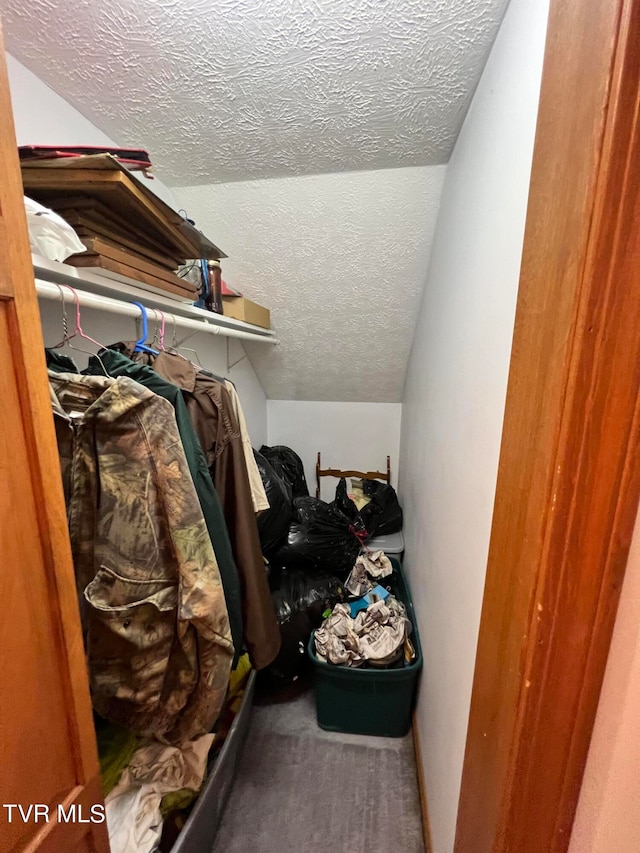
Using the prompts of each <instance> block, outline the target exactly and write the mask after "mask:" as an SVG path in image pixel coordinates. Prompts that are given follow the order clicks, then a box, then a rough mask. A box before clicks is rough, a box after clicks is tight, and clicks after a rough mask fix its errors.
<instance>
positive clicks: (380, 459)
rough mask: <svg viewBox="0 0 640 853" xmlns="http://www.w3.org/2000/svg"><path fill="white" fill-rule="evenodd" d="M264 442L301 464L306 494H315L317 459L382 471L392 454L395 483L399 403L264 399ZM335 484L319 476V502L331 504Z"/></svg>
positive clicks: (333, 464) (325, 465)
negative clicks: (277, 446) (287, 451)
mask: <svg viewBox="0 0 640 853" xmlns="http://www.w3.org/2000/svg"><path fill="white" fill-rule="evenodd" d="M267 412H268V435H269V441H268V444H286V445H287V446H288V447H291V448H292V449H293V450H295V451H296V453H297V454H298V455H299V456H300V458H301V459H302V461H303V463H304V470H305V475H306V478H307V484H308V486H309V492H310V493H311V494H312V495H315V484H316V459H317V456H318V451H320V452H321V453H322V467H323V468H342V469H345V468H355V469H356V470H359V471H385V470H386V467H387V456H391V483H392V485H393V486H396V484H397V478H398V451H399V446H400V419H401V412H402V405H401V404H400V403H341V402H339V403H325V402H304V401H300V400H269V401H268V403H267ZM337 484H338V481H337V480H335V479H334V478H332V477H323V478H322V481H321V485H322V494H321V497H322V499H323V500H327V501H330V500H333V498H334V496H335V489H336V486H337Z"/></svg>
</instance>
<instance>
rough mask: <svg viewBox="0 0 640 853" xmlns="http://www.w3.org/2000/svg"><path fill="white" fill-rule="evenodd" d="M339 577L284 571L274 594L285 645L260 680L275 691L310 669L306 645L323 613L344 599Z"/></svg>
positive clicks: (283, 644) (318, 625) (262, 672)
mask: <svg viewBox="0 0 640 853" xmlns="http://www.w3.org/2000/svg"><path fill="white" fill-rule="evenodd" d="M344 595H345V593H344V589H343V586H342V584H341V583H340V581H339V580H338V578H335V577H328V576H326V575H315V576H314V575H309V574H308V573H306V572H298V571H291V572H284V573H283V575H282V578H281V583H280V588H279V589H278V590H276V591H275V592H273V593H272V596H273V602H274V604H275V607H276V611H277V614H278V622H279V623H280V634H281V637H282V645H281V647H280V651H279V653H278V656H277V658H276V659H275V660H274V662H273V663H272V664H270V666H268V667H267V668H266V669H264V670H262V671H261V672H260V676H261V681H262V683H263V684H265V683H266V684H267V685H269V686H270V687H272V688H277V687H280V686H284V685H286V684H289V683H291V682H293V681H296V680H297V679H298V678H300V677H301V676H303V675H304V674H305V673H306V672H308V671H309V670H310V668H311V661H310V660H309V656H308V655H307V643H308V642H309V637H310V636H311V632H312V631H314V630H315V629H316V628H319V627H320V625H321V624H322V614H323V613H324V612H325V610H327V609H328V608H332V607H333V606H334V605H335V604H336V603H337V602H338V601H342V599H343V598H344Z"/></svg>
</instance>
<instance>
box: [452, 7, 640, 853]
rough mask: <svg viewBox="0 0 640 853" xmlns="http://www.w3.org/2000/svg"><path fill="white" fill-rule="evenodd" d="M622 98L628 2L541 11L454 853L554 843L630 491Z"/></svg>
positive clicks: (561, 830) (635, 214) (623, 553)
mask: <svg viewBox="0 0 640 853" xmlns="http://www.w3.org/2000/svg"><path fill="white" fill-rule="evenodd" d="M639 94H640V0H607V2H602V0H552V2H551V9H550V17H549V29H548V35H547V47H546V52H545V61H544V68H543V75H542V88H541V98H540V108H539V114H538V126H537V132H536V140H535V147H534V157H533V168H532V176H531V187H530V197H529V206H528V212H527V222H526V230H525V241H524V250H523V259H522V268H521V276H520V289H519V294H518V305H517V311H516V324H515V330H514V341H513V351H512V357H511V367H510V374H509V385H508V392H507V403H506V409H505V422H504V430H503V437H502V446H501V452H500V465H499V473H498V483H497V491H496V500H495V507H494V517H493V525H492V532H491V543H490V549H489V558H488V567H487V579H486V586H485V593H484V601H483V609H482V618H481V625H480V635H479V642H478V651H477V658H476V669H475V676H474V684H473V694H472V701H471V711H470V718H469V729H468V734H467V745H466V753H465V760H464V770H463V776H462V787H461V794H460V804H459V811H458V822H457V833H456V844H455V850H456V851H457V853H507V851H508V853H516V851H518V853H529V851H530V853H540V851H554V853H555V851H564V850H566V849H567V847H568V845H569V839H570V834H571V828H572V825H573V819H574V815H575V809H576V806H577V802H578V797H579V793H580V787H581V782H582V776H583V773H584V766H585V763H586V758H587V753H588V749H589V743H590V740H591V733H592V730H593V724H594V719H595V714H596V710H597V705H598V699H599V694H600V688H601V685H602V680H603V676H604V671H605V666H606V661H607V654H608V650H609V644H610V640H611V634H612V631H613V626H614V622H615V616H616V610H617V605H618V599H619V594H620V588H621V585H622V580H623V576H624V571H625V567H626V561H627V554H628V549H629V544H630V541H631V537H632V533H633V526H634V520H635V516H636V510H637V506H638V498H639V496H640V477H639V467H638V462H637V457H638V453H637V451H638V446H639V435H640V410H639V406H638V391H639V388H640V290H639V288H638V286H637V285H638V280H639V277H640V272H639V271H640V125H639V121H638V105H639ZM634 285H635V288H634Z"/></svg>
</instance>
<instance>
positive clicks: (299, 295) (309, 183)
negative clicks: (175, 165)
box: [176, 166, 446, 434]
mask: <svg viewBox="0 0 640 853" xmlns="http://www.w3.org/2000/svg"><path fill="white" fill-rule="evenodd" d="M445 171H446V167H445V166H423V167H414V168H406V169H385V170H379V171H375V172H349V173H347V174H333V175H313V176H307V177H300V178H284V179H280V180H268V181H247V182H244V183H229V184H217V185H215V186H208V187H203V186H195V187H182V188H180V189H179V190H176V194H177V197H178V201H179V202H180V203H181V204H182V205H183V206H184V207H185V208H186V209H187V210H188V211H189V214H190V215H192V216H193V217H194V218H195V219H196V221H197V222H198V224H199V226H200V227H201V228H203V229H204V230H205V231H207V232H210V233H211V234H215V236H216V239H217V240H219V241H220V243H221V245H223V246H224V247H225V249H226V250H227V251H228V252H229V255H230V257H229V258H228V259H225V260H224V261H223V264H222V274H223V277H224V279H225V280H226V281H227V282H228V283H229V284H231V285H233V286H234V287H237V288H239V289H240V290H242V291H243V292H244V293H245V294H246V295H247V296H250V297H252V298H253V299H255V300H256V301H257V302H260V303H262V304H264V305H267V306H269V307H270V308H271V320H272V325H273V328H274V329H275V331H276V333H277V335H278V338H279V339H280V341H281V344H280V346H277V347H273V346H267V345H264V344H250V345H249V344H247V345H246V349H247V351H248V354H249V357H250V359H251V363H252V364H253V367H254V370H255V371H256V373H257V375H258V378H259V380H260V383H261V385H262V387H263V388H264V390H265V392H266V394H267V397H268V398H270V399H272V400H335V401H338V400H351V401H353V402H361V401H364V402H367V401H369V402H400V401H401V400H402V391H403V387H404V376H405V371H406V365H407V360H408V356H409V350H410V348H411V341H412V339H413V330H414V327H415V320H416V316H417V312H418V308H419V304H420V295H421V293H422V289H423V286H424V282H425V279H426V272H427V266H428V262H429V253H430V250H431V242H432V237H433V230H434V226H435V221H436V217H437V212H438V205H439V201H440V192H441V189H442V182H443V180H444V174H445ZM231 375H232V376H233V374H231ZM362 429H363V434H366V424H362Z"/></svg>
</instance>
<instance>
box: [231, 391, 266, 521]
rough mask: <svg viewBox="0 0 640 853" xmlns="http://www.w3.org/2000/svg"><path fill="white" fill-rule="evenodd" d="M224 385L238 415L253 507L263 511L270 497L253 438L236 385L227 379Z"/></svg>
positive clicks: (234, 411) (235, 413) (257, 510)
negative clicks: (257, 459)
mask: <svg viewBox="0 0 640 853" xmlns="http://www.w3.org/2000/svg"><path fill="white" fill-rule="evenodd" d="M224 387H225V388H226V389H227V391H228V392H229V399H230V400H231V406H232V409H233V413H234V415H235V416H236V420H237V421H238V426H239V427H240V437H241V438H242V450H243V453H244V460H245V462H246V465H247V473H248V475H249V485H250V486H251V500H252V501H253V508H254V510H255V511H256V512H262V511H263V510H267V509H269V499H268V498H267V493H266V492H265V490H264V483H263V482H262V477H261V476H260V471H258V465H257V463H256V459H255V456H254V455H253V447H251V438H250V437H249V430H248V429H247V422H246V420H245V417H244V412H243V411H242V406H241V405H240V398H239V397H238V392H237V391H236V386H235V385H234V384H233V382H229V380H228V379H226V380H225V382H224Z"/></svg>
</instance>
